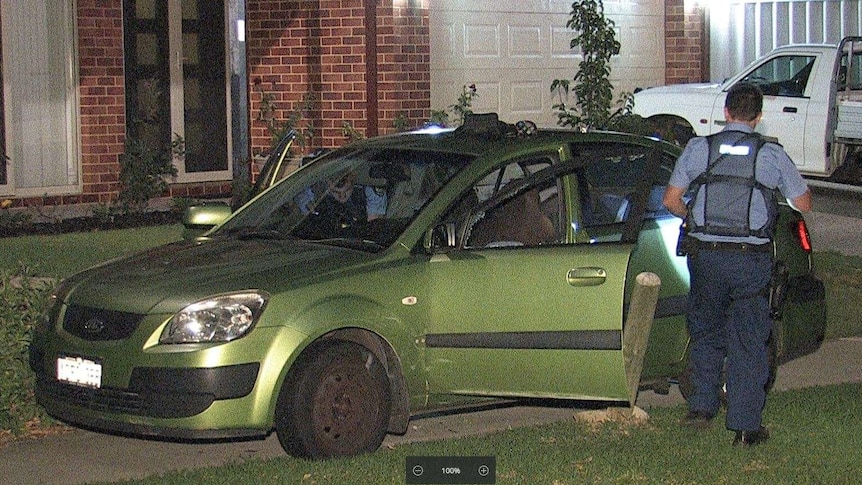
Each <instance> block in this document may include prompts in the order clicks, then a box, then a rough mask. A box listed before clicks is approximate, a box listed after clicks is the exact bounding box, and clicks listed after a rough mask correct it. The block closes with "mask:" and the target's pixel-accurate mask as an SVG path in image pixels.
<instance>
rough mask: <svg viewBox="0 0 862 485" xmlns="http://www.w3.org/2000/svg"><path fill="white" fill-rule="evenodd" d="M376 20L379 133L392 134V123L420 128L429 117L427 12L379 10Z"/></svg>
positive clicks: (429, 86) (429, 52) (416, 9)
mask: <svg viewBox="0 0 862 485" xmlns="http://www.w3.org/2000/svg"><path fill="white" fill-rule="evenodd" d="M390 3H391V0H390ZM395 3H401V4H402V5H405V4H406V3H407V2H395ZM411 3H412V2H411ZM378 19H379V20H378V30H377V34H378V35H377V62H378V65H379V75H378V78H379V83H378V93H379V96H378V97H379V105H378V108H379V114H380V124H379V132H380V134H385V133H392V132H394V131H396V127H395V125H396V123H398V124H402V123H403V124H405V125H406V126H407V127H410V128H414V127H416V126H421V125H422V124H423V123H424V122H425V121H427V120H428V118H429V117H430V115H431V35H430V31H429V29H430V28H429V19H428V9H427V7H426V8H422V9H418V8H410V7H407V6H401V7H387V8H384V7H379V8H378Z"/></svg>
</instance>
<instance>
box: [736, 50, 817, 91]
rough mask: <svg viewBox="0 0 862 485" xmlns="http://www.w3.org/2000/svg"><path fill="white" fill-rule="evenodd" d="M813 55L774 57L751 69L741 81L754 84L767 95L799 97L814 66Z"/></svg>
mask: <svg viewBox="0 0 862 485" xmlns="http://www.w3.org/2000/svg"><path fill="white" fill-rule="evenodd" d="M815 59H816V58H815V57H814V56H802V55H787V56H780V57H774V58H772V59H769V60H768V61H766V62H765V63H763V64H761V65H760V66H758V67H757V69H755V70H753V71H751V73H750V74H748V75H747V76H745V78H743V79H742V81H746V82H750V83H752V84H756V85H757V86H758V87H760V90H761V91H763V94H765V95H767V96H788V97H801V96H804V95H805V87H806V86H808V77H809V76H810V75H811V69H812V68H813V67H814V60H815Z"/></svg>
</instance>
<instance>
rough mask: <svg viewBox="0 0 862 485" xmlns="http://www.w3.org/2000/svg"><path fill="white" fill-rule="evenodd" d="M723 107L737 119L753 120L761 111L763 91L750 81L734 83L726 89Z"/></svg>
mask: <svg viewBox="0 0 862 485" xmlns="http://www.w3.org/2000/svg"><path fill="white" fill-rule="evenodd" d="M724 107H725V108H727V111H728V112H730V115H731V116H733V117H734V118H735V119H737V120H742V121H753V120H754V119H755V118H757V115H759V114H760V112H761V111H763V92H762V91H761V90H760V88H758V87H757V86H755V85H754V84H751V83H746V82H742V83H738V84H734V85H733V87H732V88H730V89H729V90H728V91H727V98H725V100H724Z"/></svg>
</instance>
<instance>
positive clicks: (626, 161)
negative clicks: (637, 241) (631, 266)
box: [571, 143, 672, 244]
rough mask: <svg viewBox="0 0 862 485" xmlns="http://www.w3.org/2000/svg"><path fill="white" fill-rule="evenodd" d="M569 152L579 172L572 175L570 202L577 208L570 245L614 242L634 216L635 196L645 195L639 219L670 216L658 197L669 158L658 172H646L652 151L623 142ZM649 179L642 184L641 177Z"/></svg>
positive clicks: (578, 146) (580, 146)
mask: <svg viewBox="0 0 862 485" xmlns="http://www.w3.org/2000/svg"><path fill="white" fill-rule="evenodd" d="M572 153H573V155H574V157H575V158H576V159H577V160H578V162H579V163H578V166H579V168H578V169H577V170H575V173H574V175H573V178H574V181H573V183H572V186H573V187H574V189H575V196H574V200H575V201H576V202H577V210H576V211H573V213H572V220H571V225H572V231H573V233H574V238H575V242H577V243H587V244H595V243H602V242H619V241H621V240H622V239H623V233H624V231H625V229H626V223H627V222H628V221H629V218H630V217H632V215H633V214H634V206H635V201H636V192H637V191H638V190H642V191H647V190H648V191H649V192H648V193H647V194H646V201H645V204H646V207H644V208H643V209H642V212H641V213H642V218H643V219H650V218H658V217H663V216H665V215H668V214H669V213H668V212H667V210H666V209H665V208H664V206H663V205H662V196H663V195H664V190H665V188H666V186H667V182H668V180H669V179H670V172H671V167H672V160H663V161H662V163H660V164H659V165H658V172H657V173H647V170H648V168H649V166H650V163H651V162H650V160H651V159H652V157H653V156H654V153H653V149H652V148H650V147H644V146H639V145H626V144H607V143H605V144H592V143H581V144H574V145H573V147H572ZM647 176H648V177H650V178H651V180H647V181H646V183H648V184H649V186H648V187H647V186H644V183H645V181H644V180H645V179H644V177H647Z"/></svg>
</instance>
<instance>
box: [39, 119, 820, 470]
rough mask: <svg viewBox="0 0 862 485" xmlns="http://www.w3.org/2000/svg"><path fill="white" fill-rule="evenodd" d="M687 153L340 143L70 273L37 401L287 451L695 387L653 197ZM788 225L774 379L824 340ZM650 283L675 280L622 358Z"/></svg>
mask: <svg viewBox="0 0 862 485" xmlns="http://www.w3.org/2000/svg"><path fill="white" fill-rule="evenodd" d="M678 153H679V149H678V148H677V147H674V146H673V145H670V144H667V143H663V142H660V141H656V140H653V139H650V138H645V137H640V136H634V135H626V134H619V133H604V132H589V133H580V132H573V131H562V130H536V129H535V125H531V124H530V123H523V122H520V123H518V124H517V125H508V124H505V123H501V122H499V121H497V120H496V117H495V116H492V117H489V116H478V115H477V116H474V117H472V118H470V120H469V121H468V123H466V124H465V125H463V126H462V127H461V128H458V129H456V130H435V129H427V130H420V131H416V132H411V133H406V134H398V135H392V136H384V137H378V138H372V139H367V140H363V141H360V142H356V143H354V144H351V145H348V146H346V147H343V148H341V149H337V150H334V151H332V152H329V153H327V154H325V155H323V156H322V157H320V158H318V159H316V160H314V161H313V162H311V163H308V164H306V165H304V166H303V167H301V168H299V169H298V170H296V171H295V172H293V173H292V174H291V175H289V176H287V177H286V178H284V179H282V180H281V181H279V182H277V183H274V184H273V185H272V186H270V187H269V188H266V189H265V190H263V191H262V192H261V193H260V194H259V195H257V196H256V197H255V198H254V199H252V200H251V201H250V202H248V203H247V204H245V205H244V206H243V207H242V208H240V209H239V210H237V211H236V212H233V213H232V214H229V211H224V212H223V214H222V216H221V217H224V220H223V221H221V222H220V224H219V225H218V226H217V227H216V228H215V229H213V230H211V231H209V232H207V233H206V234H205V235H203V236H201V237H196V238H193V239H189V240H186V241H183V242H178V243H174V244H170V245H166V246H162V247H159V248H155V249H153V250H150V251H147V252H144V253H141V254H138V255H135V256H131V257H126V258H122V259H119V260H115V261H110V262H107V263H104V264H102V265H99V266H97V267H94V268H91V269H88V270H86V271H83V272H81V273H79V274H77V275H74V276H72V277H70V278H68V279H66V280H65V281H63V282H62V283H60V285H59V286H58V287H57V288H56V290H55V291H54V293H53V302H52V305H51V306H50V308H49V311H48V313H47V316H46V318H45V319H44V323H42V324H41V325H40V326H39V327H38V328H36V329H35V330H34V334H33V340H32V345H31V347H30V365H31V366H32V368H33V369H34V370H35V372H36V375H37V391H36V392H37V397H38V400H39V402H40V403H41V404H42V405H43V406H44V407H45V408H46V409H47V410H48V412H49V413H50V414H51V415H53V416H55V417H57V418H59V419H61V420H64V421H67V422H69V423H73V424H77V425H81V426H86V427H89V428H93V429H101V430H106V431H111V432H119V433H128V434H132V435H137V436H155V437H166V438H172V439H214V438H219V439H223V438H231V437H237V438H240V437H254V436H260V437H263V436H265V435H267V434H268V433H270V432H272V431H273V430H275V432H276V433H277V435H278V438H279V440H280V442H281V444H282V446H283V447H284V449H285V450H286V451H287V452H288V453H290V454H293V455H296V456H301V457H309V458H328V457H335V456H344V455H352V454H357V453H363V452H370V451H373V450H375V449H377V448H378V447H379V445H380V444H381V442H382V440H383V438H384V436H385V435H386V433H398V434H401V433H405V432H407V430H408V422H409V420H410V417H411V415H414V414H416V413H419V412H425V411H429V410H431V409H436V408H442V407H453V406H461V405H464V404H466V403H471V402H485V401H487V400H496V399H515V398H542V399H546V398H555V399H569V400H591V401H592V400H602V401H608V402H609V403H610V402H617V401H631V400H632V399H633V398H632V395H633V392H634V394H635V395H636V392H637V389H638V387H639V388H640V389H647V388H649V389H655V390H658V391H663V390H667V388H668V386H669V383H670V382H677V381H679V382H680V385H681V386H682V385H683V384H684V382H685V381H686V379H685V376H686V363H687V348H688V336H687V334H686V330H685V321H684V316H683V313H684V307H685V300H686V294H687V291H688V273H687V269H686V264H685V258H683V257H680V256H677V252H676V246H677V239H678V236H679V227H680V223H681V221H680V220H679V219H678V218H675V217H674V216H672V215H670V214H669V213H668V212H667V211H666V210H665V209H664V208H663V207H662V205H661V196H662V194H663V192H664V187H665V185H666V183H667V181H668V179H669V176H670V172H671V169H672V167H673V164H674V161H675V159H676V157H677V155H678ZM228 214H229V215H228ZM779 224H780V227H779V230H778V236H777V237H776V242H775V254H776V257H777V259H778V260H780V261H782V262H783V266H784V267H785V268H786V269H787V278H786V284H785V285H783V286H781V288H782V289H783V291H777V292H775V293H776V298H775V301H776V302H777V301H778V300H781V303H780V304H779V303H776V311H777V313H780V314H781V315H780V317H781V318H779V319H777V320H776V324H775V329H774V332H773V339H772V341H773V345H772V350H773V355H772V363H773V367H775V366H777V365H778V363H779V362H781V361H783V360H787V359H789V358H793V357H797V356H800V355H803V354H805V353H809V352H812V351H813V350H815V349H816V348H817V347H818V346H819V344H820V342H821V341H822V340H823V336H824V328H825V304H824V287H823V284H822V282H820V281H819V280H818V279H817V278H816V277H815V276H814V275H813V274H812V268H811V257H810V253H811V248H810V243H809V238H808V232H807V229H806V226H805V222H804V220H803V218H802V217H801V215H800V214H799V213H797V212H796V211H794V210H793V209H791V208H790V207H789V206H787V205H782V206H781V216H780V222H779ZM644 272H649V273H654V274H655V275H658V276H659V277H660V279H661V286H660V289H659V292H658V300H657V303H654V312H650V317H651V320H652V324H651V330H650V332H649V334H648V345H647V346H646V351H645V355H643V354H642V355H641V358H640V359H638V358H635V359H630V358H627V357H626V356H624V353H625V352H626V351H627V350H630V349H627V348H626V346H625V345H624V344H623V343H624V342H625V341H626V338H625V337H626V333H627V331H628V330H629V327H628V326H626V322H627V321H628V319H629V317H630V316H631V315H629V310H630V309H631V308H633V307H635V305H632V304H631V303H632V294H633V293H637V291H636V290H637V287H636V284H635V280H636V276H637V275H639V274H641V273H644ZM778 294H782V295H784V298H778ZM653 301H655V300H653ZM632 313H634V311H632ZM653 315H654V318H652V317H653ZM641 366H642V371H641ZM627 373H628V375H629V377H628V378H627ZM638 374H640V375H639V378H638ZM632 375H633V376H634V380H633V382H634V389H632V385H631V384H630V382H631V381H632V377H631V376H632Z"/></svg>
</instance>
